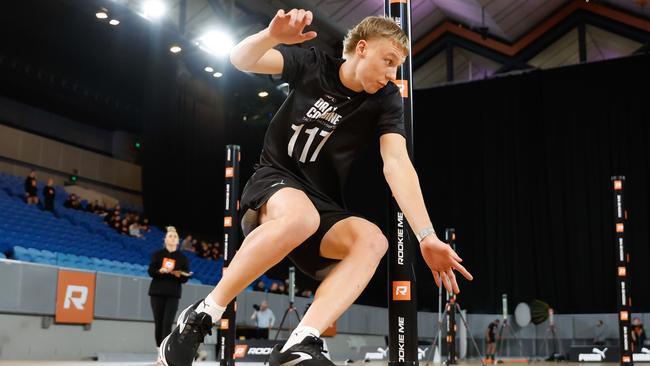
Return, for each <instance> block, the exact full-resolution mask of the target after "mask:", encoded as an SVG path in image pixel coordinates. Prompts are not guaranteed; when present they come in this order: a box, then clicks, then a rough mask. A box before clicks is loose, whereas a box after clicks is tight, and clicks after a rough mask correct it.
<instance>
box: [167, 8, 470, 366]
mask: <svg viewBox="0 0 650 366" xmlns="http://www.w3.org/2000/svg"><path fill="white" fill-rule="evenodd" d="M312 19H313V14H312V13H311V12H310V11H307V10H304V9H292V10H291V11H289V12H286V13H285V12H284V10H278V12H277V13H276V15H275V16H274V18H273V20H271V23H270V24H269V26H268V27H267V28H266V29H264V30H262V31H260V32H259V33H257V34H254V35H252V36H250V37H247V38H246V39H244V40H243V41H241V42H240V43H239V44H238V45H237V46H236V47H234V48H233V50H232V51H231V53H230V61H231V63H232V64H233V66H235V67H236V68H237V69H239V70H242V71H246V72H253V73H259V74H267V75H268V74H271V75H280V79H281V80H283V81H285V82H287V83H289V85H290V87H291V92H290V93H289V95H288V96H287V99H286V101H285V102H284V103H283V104H282V106H281V107H280V109H279V110H278V112H277V113H276V114H275V116H274V117H273V119H272V121H271V123H270V124H269V126H268V128H267V130H266V135H265V137H264V145H263V147H262V153H261V156H260V160H259V164H257V166H256V170H255V173H254V174H253V175H252V176H251V177H250V179H249V180H248V182H247V183H246V186H245V187H244V189H243V191H242V195H241V212H242V222H241V224H242V229H243V231H244V234H245V235H246V238H245V239H244V242H243V244H242V245H241V247H240V249H239V251H238V252H237V254H235V256H234V257H233V259H232V262H230V264H229V266H228V271H227V272H226V273H225V274H224V275H223V277H222V278H221V280H220V281H219V283H218V284H217V286H216V287H215V289H214V290H213V291H212V292H211V293H210V294H209V295H208V296H207V297H206V298H205V299H200V300H199V301H197V302H196V303H194V304H192V305H191V306H189V307H188V308H187V311H185V312H184V313H183V314H184V315H183V317H182V319H179V326H177V327H176V328H175V329H174V330H173V331H172V333H170V335H169V336H168V337H167V338H166V340H165V347H161V350H163V351H164V354H163V355H161V359H162V360H163V361H164V362H165V364H167V365H173V366H189V365H191V363H192V357H193V356H194V353H195V351H196V348H197V347H198V346H199V344H200V343H201V342H202V341H203V338H204V336H205V334H206V332H205V331H204V330H205V329H209V328H208V326H209V325H210V324H211V323H213V322H216V321H218V320H219V319H220V318H221V317H222V316H223V312H224V311H225V309H226V305H227V304H228V303H229V302H230V301H231V300H232V299H233V298H235V297H236V296H237V295H238V293H239V292H240V291H243V290H244V289H245V288H246V287H247V286H248V285H249V284H250V283H251V282H253V281H255V279H256V278H258V277H259V276H260V275H261V274H263V273H264V272H266V271H267V270H268V269H270V268H271V267H272V266H273V265H275V264H276V263H278V262H280V261H281V260H282V259H283V258H285V257H288V258H289V259H290V260H291V261H293V263H294V264H295V265H296V267H297V268H298V269H300V270H301V271H302V272H303V273H305V274H307V275H309V276H311V277H313V278H314V279H315V280H318V281H322V282H321V284H320V286H319V288H318V291H317V293H318V296H316V297H315V298H314V301H313V303H312V305H311V306H310V307H309V310H308V311H307V313H306V314H305V316H304V317H303V318H302V320H301V321H300V324H299V325H298V327H297V328H296V329H295V330H294V331H293V332H292V333H291V335H290V336H289V339H288V340H287V341H286V343H285V344H284V346H283V347H276V348H274V349H273V351H272V352H271V354H270V356H269V365H270V366H280V365H282V364H286V363H291V364H293V365H295V366H304V365H310V366H333V365H334V364H333V363H332V362H331V361H330V360H329V359H328V358H327V356H326V355H324V354H323V341H322V339H320V333H321V332H324V331H325V330H326V329H327V328H328V327H329V326H330V325H331V324H332V323H334V321H335V320H336V319H337V318H339V317H340V316H341V314H343V312H344V311H345V310H346V309H347V308H348V307H350V306H351V305H352V303H354V301H355V300H356V299H357V297H358V296H359V295H360V294H361V292H362V291H363V289H364V288H365V287H366V285H367V284H368V282H369V281H370V279H371V278H372V276H373V274H374V273H375V270H376V269H377V267H378V265H379V263H380V261H381V259H382V258H383V257H384V254H385V253H386V250H387V248H388V240H387V239H386V237H385V236H384V235H383V233H382V232H381V230H380V228H379V227H378V226H377V225H376V224H374V223H372V222H370V221H368V220H367V219H364V218H363V217H362V216H361V215H359V214H358V213H354V212H352V211H350V210H348V208H347V206H346V200H345V192H344V187H345V186H346V182H347V180H348V178H349V175H350V169H351V168H352V163H353V161H354V160H355V158H356V157H358V156H359V155H361V153H362V152H363V150H365V149H366V147H367V146H372V144H371V142H372V141H378V142H379V149H378V150H379V151H376V153H377V154H378V155H379V154H380V155H381V158H382V162H383V173H384V178H386V182H387V183H388V186H389V187H390V189H391V192H392V193H393V196H394V197H395V200H396V201H397V203H398V204H399V206H400V208H401V209H402V211H403V213H404V215H403V219H405V220H406V221H407V222H408V223H409V224H410V227H411V228H412V229H413V230H414V232H415V234H416V237H417V239H418V243H417V244H418V246H419V248H420V251H421V253H422V256H423V259H424V261H425V263H426V264H427V265H428V267H429V268H430V269H431V271H432V273H433V277H434V280H435V282H436V284H437V285H438V286H441V285H442V284H444V285H445V287H447V290H448V291H453V292H456V293H457V292H459V291H460V290H459V288H458V283H457V280H456V275H455V274H454V271H458V272H459V273H460V274H462V275H463V276H464V277H466V278H467V279H472V276H471V274H470V273H469V272H468V271H467V270H466V269H465V268H464V267H463V266H462V265H461V264H460V262H461V261H462V260H461V258H460V257H459V256H458V255H457V254H456V253H455V252H454V251H453V249H451V247H450V246H449V245H447V244H445V243H443V242H442V241H441V240H440V239H439V238H438V237H437V235H436V234H435V230H434V229H433V223H432V222H431V219H430V218H429V214H428V213H427V209H426V205H425V204H424V199H423V197H422V191H421V189H420V185H419V181H418V177H417V174H416V172H415V169H414V168H413V164H412V162H411V160H410V158H409V154H408V150H407V144H406V130H405V126H404V111H403V104H404V101H403V99H402V94H401V93H400V88H399V87H398V86H397V85H396V82H397V80H396V78H397V69H398V68H399V67H400V65H401V64H402V63H403V62H404V61H405V59H406V57H407V56H408V48H409V41H408V38H407V35H406V34H405V33H404V32H403V31H402V29H401V28H400V27H399V25H397V24H396V23H395V21H394V20H392V19H390V18H384V17H367V18H365V19H364V20H363V21H362V22H361V23H359V24H358V25H357V26H355V27H354V28H353V29H351V30H350V31H349V32H348V35H347V36H346V38H345V40H344V41H343V55H342V56H343V57H339V56H338V55H336V56H333V55H330V54H327V53H326V52H323V51H322V50H319V49H317V48H313V47H312V48H310V49H307V48H303V47H299V46H294V45H296V44H299V43H303V42H305V41H308V40H310V39H313V38H314V37H316V32H314V31H307V32H305V33H303V30H304V29H305V27H307V26H308V25H310V24H311V22H312ZM407 90H408V89H407ZM413 244H416V243H413ZM282 287H284V286H282ZM188 327H189V328H190V329H191V330H187V329H188ZM297 349H300V352H303V353H305V354H306V356H305V357H309V359H307V358H303V359H296V354H294V353H292V352H294V351H295V350H297Z"/></svg>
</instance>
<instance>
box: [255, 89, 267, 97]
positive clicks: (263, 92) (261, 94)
mask: <svg viewBox="0 0 650 366" xmlns="http://www.w3.org/2000/svg"><path fill="white" fill-rule="evenodd" d="M257 95H258V96H259V97H260V98H266V97H268V96H269V92H267V91H266V90H262V91H261V92H259V93H257Z"/></svg>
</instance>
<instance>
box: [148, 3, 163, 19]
mask: <svg viewBox="0 0 650 366" xmlns="http://www.w3.org/2000/svg"><path fill="white" fill-rule="evenodd" d="M142 12H143V13H144V16H145V17H147V18H149V19H158V18H161V17H162V16H163V15H165V13H166V12H167V7H165V4H163V3H162V2H161V1H157V0H149V1H146V2H145V3H144V5H143V6H142Z"/></svg>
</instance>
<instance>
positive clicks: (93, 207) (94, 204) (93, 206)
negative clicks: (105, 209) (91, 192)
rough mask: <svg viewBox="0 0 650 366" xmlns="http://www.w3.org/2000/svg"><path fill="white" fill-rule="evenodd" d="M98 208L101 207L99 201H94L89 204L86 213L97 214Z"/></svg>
mask: <svg viewBox="0 0 650 366" xmlns="http://www.w3.org/2000/svg"><path fill="white" fill-rule="evenodd" d="M97 206H99V201H98V200H94V201H93V202H88V204H87V205H86V212H92V213H96V212H97Z"/></svg>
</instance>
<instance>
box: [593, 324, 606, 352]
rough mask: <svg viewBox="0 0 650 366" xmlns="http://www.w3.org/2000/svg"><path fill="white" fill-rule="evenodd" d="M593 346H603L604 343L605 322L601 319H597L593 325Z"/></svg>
mask: <svg viewBox="0 0 650 366" xmlns="http://www.w3.org/2000/svg"><path fill="white" fill-rule="evenodd" d="M593 343H594V346H604V345H605V323H604V322H603V320H602V319H599V320H598V321H597V322H596V326H595V327H594V342H593Z"/></svg>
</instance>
